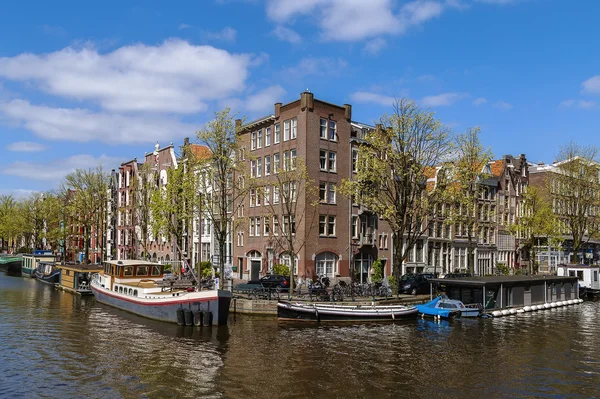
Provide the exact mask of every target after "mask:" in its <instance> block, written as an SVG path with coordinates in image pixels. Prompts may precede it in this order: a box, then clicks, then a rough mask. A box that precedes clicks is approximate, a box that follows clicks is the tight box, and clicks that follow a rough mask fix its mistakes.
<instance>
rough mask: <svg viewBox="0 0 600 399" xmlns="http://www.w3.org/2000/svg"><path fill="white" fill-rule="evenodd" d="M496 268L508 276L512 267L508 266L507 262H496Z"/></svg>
mask: <svg viewBox="0 0 600 399" xmlns="http://www.w3.org/2000/svg"><path fill="white" fill-rule="evenodd" d="M496 269H498V273H500V274H501V275H503V276H508V275H509V273H510V269H509V268H508V266H506V263H502V262H498V263H496Z"/></svg>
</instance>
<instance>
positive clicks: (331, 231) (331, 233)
mask: <svg viewBox="0 0 600 399" xmlns="http://www.w3.org/2000/svg"><path fill="white" fill-rule="evenodd" d="M319 235H320V236H321V237H335V216H333V215H319Z"/></svg>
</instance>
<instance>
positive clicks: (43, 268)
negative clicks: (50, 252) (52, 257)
mask: <svg viewBox="0 0 600 399" xmlns="http://www.w3.org/2000/svg"><path fill="white" fill-rule="evenodd" d="M33 275H34V276H35V278H37V279H38V280H39V281H41V282H42V283H46V284H58V283H59V281H60V269H58V268H57V267H56V265H55V264H54V262H39V263H38V266H37V268H36V269H35V271H34V272H33Z"/></svg>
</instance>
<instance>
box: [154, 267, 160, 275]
mask: <svg viewBox="0 0 600 399" xmlns="http://www.w3.org/2000/svg"><path fill="white" fill-rule="evenodd" d="M152 275H153V276H160V266H152Z"/></svg>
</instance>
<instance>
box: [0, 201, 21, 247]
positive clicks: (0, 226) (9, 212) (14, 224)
mask: <svg viewBox="0 0 600 399" xmlns="http://www.w3.org/2000/svg"><path fill="white" fill-rule="evenodd" d="M18 219H19V203H18V201H15V199H14V198H13V197H12V196H11V195H2V196H0V238H2V240H3V242H4V243H5V244H4V245H6V250H9V251H13V252H14V251H15V250H16V247H15V245H16V242H17V239H18V238H19V237H21V235H22V232H21V229H20V226H19V222H18ZM4 245H3V246H4Z"/></svg>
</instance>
